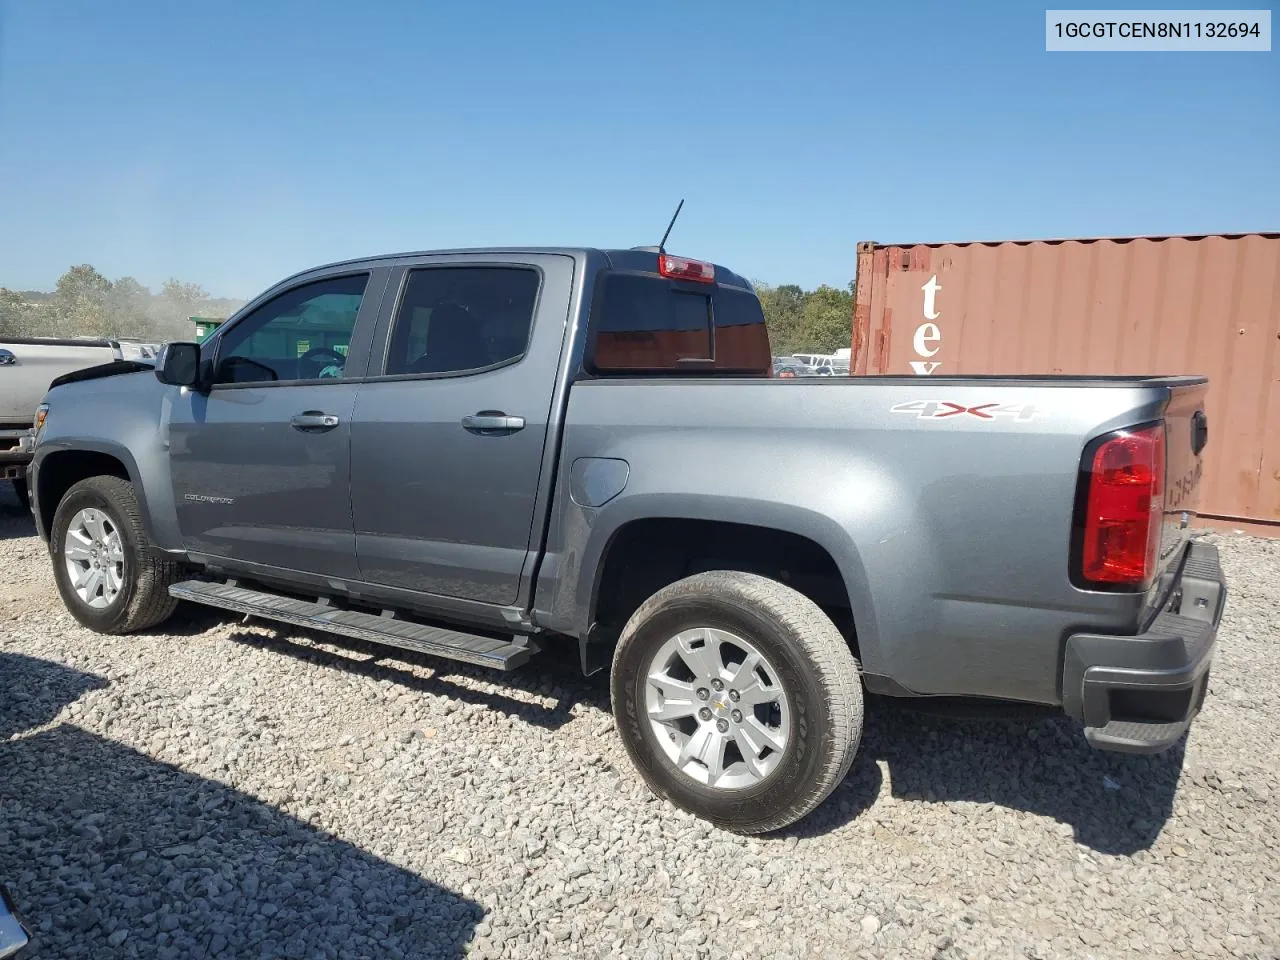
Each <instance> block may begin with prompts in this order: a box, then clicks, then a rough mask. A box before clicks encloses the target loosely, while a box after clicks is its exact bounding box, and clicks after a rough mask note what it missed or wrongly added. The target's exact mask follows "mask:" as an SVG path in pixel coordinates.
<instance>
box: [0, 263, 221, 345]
mask: <svg viewBox="0 0 1280 960" xmlns="http://www.w3.org/2000/svg"><path fill="white" fill-rule="evenodd" d="M243 303H244V301H243V300H227V299H221V298H216V297H211V296H210V295H209V294H208V293H206V292H205V290H204V288H202V287H201V286H200V285H199V284H198V283H183V282H182V281H180V280H176V279H170V280H166V281H165V282H164V285H163V286H162V287H161V288H160V291H159V293H152V292H151V290H150V289H148V288H147V287H145V286H144V285H143V284H141V283H139V282H138V281H137V280H136V279H135V278H133V277H121V278H120V279H118V280H108V279H107V278H106V277H104V276H103V275H102V274H101V273H99V272H98V271H97V270H95V269H94V268H93V267H92V266H90V265H89V264H87V263H84V264H79V265H78V266H74V267H71V268H70V269H69V270H67V272H66V273H64V274H63V275H62V276H61V277H59V278H58V284H57V286H56V287H55V288H54V290H53V291H52V292H45V291H40V290H10V289H7V288H5V287H0V337H6V336H7V337H116V338H122V339H123V338H131V339H140V340H145V341H150V342H157V343H158V342H163V341H166V340H182V339H190V338H191V336H192V334H193V332H194V331H193V330H192V328H191V322H190V321H189V319H188V318H189V317H225V316H227V315H229V314H230V313H233V312H234V311H235V310H237V309H239V308H240V306H241V305H242V304H243Z"/></svg>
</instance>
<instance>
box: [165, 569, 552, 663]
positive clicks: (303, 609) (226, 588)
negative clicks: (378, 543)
mask: <svg viewBox="0 0 1280 960" xmlns="http://www.w3.org/2000/svg"><path fill="white" fill-rule="evenodd" d="M169 595H170V596H172V597H176V598H177V599H179V600H189V601H191V602H192V603H200V604H204V605H205V606H207V607H219V608H221V609H223V610H232V611H234V612H236V613H244V614H248V615H250V616H254V617H263V618H264V619H267V620H278V621H279V622H281V623H289V624H293V625H294V626H298V627H306V628H308V629H311V630H322V631H325V632H327V633H336V634H339V635H341V636H344V637H354V638H355V639H357V640H367V641H368V642H370V643H380V644H384V645H386V646H390V647H400V648H402V649H404V650H413V651H416V652H417V653H426V654H431V655H432V656H436V657H447V658H448V659H450V660H461V661H462V662H464V663H473V664H476V665H477V666H481V667H494V668H496V669H498V670H514V669H515V668H516V667H519V666H521V665H523V664H524V663H525V662H526V661H527V660H528V659H529V658H530V657H531V656H533V655H534V654H535V653H537V652H538V647H537V645H536V644H534V643H533V641H532V640H530V639H529V638H527V637H518V638H516V639H515V640H503V639H498V638H496V637H486V636H483V635H479V634H474V633H463V632H462V631H459V630H447V629H445V628H443V627H429V626H426V625H424V624H420V623H413V622H411V621H408V620H399V619H397V618H395V617H393V616H378V615H376V614H372V613H361V612H359V611H356V610H342V609H340V608H338V607H334V606H333V605H331V604H329V603H313V602H311V601H309V600H299V599H297V598H295V597H286V596H282V595H280V594H275V593H265V592H263V591H260V590H249V589H246V588H244V587H241V586H237V585H236V584H235V583H234V582H232V583H213V582H210V581H207V580H184V581H182V582H181V583H175V584H172V585H170V587H169Z"/></svg>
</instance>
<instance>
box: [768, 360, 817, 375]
mask: <svg viewBox="0 0 1280 960" xmlns="http://www.w3.org/2000/svg"><path fill="white" fill-rule="evenodd" d="M773 375H774V376H775V377H784V378H785V377H811V376H813V375H814V371H813V367H811V366H809V365H808V364H807V363H802V362H801V361H799V360H797V359H796V358H795V357H774V358H773Z"/></svg>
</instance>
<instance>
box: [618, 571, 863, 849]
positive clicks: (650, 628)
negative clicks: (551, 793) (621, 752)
mask: <svg viewBox="0 0 1280 960" xmlns="http://www.w3.org/2000/svg"><path fill="white" fill-rule="evenodd" d="M696 627H714V628H718V629H721V630H727V631H729V632H731V633H735V634H737V636H739V637H742V638H743V639H744V640H748V641H749V642H750V643H752V644H754V645H755V646H756V647H757V649H758V650H759V651H760V652H761V653H763V654H764V655H765V657H766V659H768V660H769V661H770V662H771V663H772V665H773V667H774V672H775V673H776V674H777V680H778V682H779V683H780V684H781V685H782V688H783V689H784V690H785V691H786V694H787V696H788V698H789V699H790V701H791V703H792V704H793V712H794V716H793V721H792V726H793V732H792V736H791V739H790V742H789V743H788V745H787V747H786V748H785V750H784V751H783V756H782V759H781V760H780V761H779V762H778V764H777V766H776V768H775V769H774V770H773V771H772V772H771V773H769V774H768V775H767V776H765V777H764V779H762V780H760V781H759V782H758V783H756V784H753V785H751V786H745V787H741V788H739V789H735V790H724V789H716V788H712V787H708V786H706V785H705V784H703V783H700V782H698V781H696V780H694V779H693V778H692V777H690V776H689V775H687V774H685V773H683V772H681V770H680V769H679V768H677V767H676V765H675V763H673V762H672V760H671V759H670V758H669V757H668V756H667V754H666V752H665V751H664V750H663V749H662V747H661V746H659V744H658V742H657V739H656V738H657V734H655V733H654V731H653V730H652V728H651V726H650V723H649V721H648V719H647V716H646V708H645V684H646V675H647V670H648V665H649V663H650V661H651V659H652V658H653V657H654V656H655V655H656V654H657V652H658V650H659V649H660V648H661V646H662V645H663V644H664V643H666V641H667V640H669V639H670V638H672V637H674V636H675V635H676V634H678V633H680V632H682V631H684V630H689V629H693V628H696ZM611 686H612V696H613V712H614V718H615V720H616V723H617V726H618V730H619V732H620V733H621V735H622V741H623V744H624V746H625V747H626V750H627V753H628V754H629V755H630V757H631V761H632V763H634V764H635V766H636V769H637V770H638V771H639V773H640V776H641V777H642V778H643V779H644V781H645V783H646V784H647V785H648V787H649V789H651V790H652V791H653V792H654V793H655V794H657V795H658V796H660V797H663V798H665V799H667V800H670V801H671V802H672V803H674V804H675V805H676V806H678V807H680V808H682V809H684V810H686V811H688V812H690V813H692V814H694V815H695V816H698V817H701V818H702V819H705V820H708V821H710V822H711V823H713V824H715V825H716V826H718V827H721V828H723V829H725V830H730V831H733V832H735V833H743V834H757V833H767V832H770V831H773V830H780V829H782V828H783V827H786V826H789V825H790V824H792V823H795V822H796V821H797V820H800V819H802V818H803V817H805V816H807V815H808V814H809V813H810V812H812V811H813V809H814V808H815V807H817V806H818V805H819V804H820V803H822V801H823V800H825V799H826V798H827V797H828V796H830V794H831V792H832V791H833V790H834V789H835V788H836V786H837V785H838V784H839V783H840V781H841V780H842V779H844V776H845V774H846V773H848V771H849V767H850V765H851V764H852V763H853V758H854V755H855V754H856V753H857V750H858V743H859V741H860V740H861V738H862V718H863V697H862V682H861V680H860V677H859V669H858V663H857V661H856V660H855V659H854V657H853V654H852V652H851V651H850V649H849V645H848V643H846V641H845V639H844V637H843V636H842V635H841V633H840V631H839V630H837V629H836V627H835V624H833V623H832V622H831V620H830V618H828V617H827V615H826V614H824V613H823V612H822V610H821V609H820V608H819V607H818V606H817V604H815V603H814V602H813V601H812V600H810V599H808V598H807V597H805V596H804V595H803V594H800V593H797V592H796V591H795V590H793V589H791V588H790V587H788V586H786V585H784V584H781V583H778V582H777V581H775V580H770V579H768V578H767V577H761V576H758V575H756V574H749V573H738V572H736V571H724V570H717V571H711V572H708V573H700V574H697V575H695V576H691V577H687V578H685V579H684V580H680V581H678V582H676V583H673V584H671V585H670V586H667V587H664V588H663V589H661V590H659V591H658V592H657V593H655V594H654V595H653V596H652V597H650V598H649V599H648V600H647V601H645V603H644V604H642V605H641V607H640V608H639V609H638V610H637V611H636V612H635V613H634V614H633V615H632V617H631V619H630V620H629V621H628V622H627V625H626V626H625V627H624V628H623V631H622V636H621V638H620V639H619V641H618V646H617V649H616V650H615V651H614V657H613V669H612V674H611Z"/></svg>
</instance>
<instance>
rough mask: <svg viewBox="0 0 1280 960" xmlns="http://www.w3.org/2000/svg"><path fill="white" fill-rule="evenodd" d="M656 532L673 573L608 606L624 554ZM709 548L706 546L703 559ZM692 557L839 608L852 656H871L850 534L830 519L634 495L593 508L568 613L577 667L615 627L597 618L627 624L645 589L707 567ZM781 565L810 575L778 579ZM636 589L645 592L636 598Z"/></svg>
mask: <svg viewBox="0 0 1280 960" xmlns="http://www.w3.org/2000/svg"><path fill="white" fill-rule="evenodd" d="M615 504H616V506H615ZM662 536H674V537H677V538H678V539H677V540H675V541H674V542H673V544H672V547H671V553H670V554H669V555H668V558H667V559H668V560H670V562H671V564H672V565H671V567H670V568H669V569H667V570H666V571H665V572H664V573H663V574H662V575H660V576H659V575H656V574H655V575H653V576H651V577H650V578H649V579H647V580H646V579H644V578H639V579H637V580H633V581H631V583H630V587H629V590H630V592H629V593H628V595H627V597H626V599H625V600H623V601H622V602H621V607H622V613H621V614H620V613H619V611H617V610H610V609H609V606H608V605H609V603H610V602H611V601H615V598H611V597H610V591H611V590H612V589H614V587H615V585H616V584H617V583H618V582H619V580H618V578H619V576H620V570H623V569H625V568H626V567H627V565H628V564H629V562H630V561H631V559H632V558H633V557H634V556H635V554H634V553H633V552H632V551H635V550H636V549H640V550H641V551H642V552H643V551H644V550H645V549H646V548H647V547H648V546H649V542H651V540H652V538H654V537H662ZM730 545H732V546H734V547H737V548H742V547H745V549H738V550H736V551H735V552H734V555H730V556H722V557H718V558H717V557H716V556H715V555H714V554H715V552H716V551H715V549H714V548H717V547H718V548H720V552H721V553H723V549H724V548H725V547H726V546H730ZM779 546H781V547H783V548H784V552H783V553H782V554H778V553H777V552H776V550H775V548H777V547H779ZM708 547H710V548H712V550H711V555H710V556H708V554H707V550H708ZM762 550H763V551H764V553H762ZM679 554H684V555H685V556H684V559H685V563H684V564H681V565H679V566H678V569H677V561H676V560H675V559H673V557H674V556H675V555H679ZM698 554H702V555H703V557H707V558H708V559H722V560H723V561H724V562H723V563H722V564H721V565H720V567H719V568H721V569H735V570H740V571H741V572H748V573H762V574H764V575H768V576H773V577H774V578H776V579H779V580H780V582H783V583H789V585H791V586H793V587H794V588H795V589H797V590H798V591H799V592H801V593H803V594H805V595H806V596H809V597H810V598H811V599H813V600H814V601H815V602H816V603H817V604H818V605H819V606H820V607H822V608H823V609H824V610H826V611H828V612H829V613H830V612H832V611H833V610H834V611H835V612H837V613H838V611H839V609H840V608H843V609H845V610H847V616H846V617H843V618H841V617H839V616H834V617H833V619H835V620H836V621H837V625H838V626H839V627H840V628H841V631H842V632H843V633H844V634H845V636H846V639H847V640H848V641H849V644H850V647H851V649H852V650H853V652H854V654H855V656H858V657H860V658H866V657H870V658H871V659H872V660H873V661H874V660H875V659H876V655H875V651H876V624H875V617H874V613H873V611H872V608H871V603H870V591H869V587H868V584H867V577H866V573H865V570H864V569H863V565H862V561H861V558H860V556H859V553H858V550H857V548H856V546H855V545H854V543H853V541H852V539H851V538H850V536H849V534H848V532H847V531H845V530H844V529H843V528H841V527H840V525H839V524H838V523H837V522H836V521H835V520H833V519H832V518H830V517H827V516H824V515H822V514H820V513H817V512H815V511H812V510H808V509H805V508H802V507H797V506H794V505H790V504H785V503H777V502H766V501H758V500H739V499H735V498H731V497H723V496H714V497H712V496H678V497H671V496H665V495H662V496H655V495H637V496H633V497H624V498H622V499H620V500H618V501H614V503H611V504H609V506H608V507H606V508H605V509H604V510H601V511H598V512H597V515H596V516H595V517H593V518H592V522H591V523H590V534H589V537H588V538H587V541H586V543H585V544H584V546H583V548H582V553H581V557H582V562H581V565H580V567H579V570H580V573H579V577H578V580H577V583H576V584H575V585H574V589H575V591H576V593H575V602H574V607H575V609H576V611H577V616H578V618H579V627H580V629H579V630H578V631H576V632H577V634H578V636H579V638H580V642H581V643H582V644H583V660H584V666H585V665H587V664H588V663H596V664H598V663H599V660H600V657H601V656H602V655H603V654H604V653H605V651H606V649H608V650H611V649H612V645H613V643H614V642H615V641H616V639H617V636H616V632H615V631H616V630H619V629H620V627H621V625H620V624H618V623H616V622H606V621H605V619H604V618H602V616H601V614H602V612H603V613H604V614H605V615H606V617H607V616H609V615H612V616H613V620H614V621H616V619H617V617H618V616H619V615H621V616H622V618H623V619H624V620H625V617H626V616H628V615H629V614H630V612H632V611H634V609H636V608H638V606H639V605H640V603H643V601H644V600H645V599H646V598H647V596H648V595H649V594H650V593H652V592H654V591H656V590H657V589H660V588H661V587H663V586H666V585H667V584H668V583H671V582H674V581H675V580H678V579H681V578H682V577H683V576H687V575H689V574H690V573H694V572H699V571H700V570H704V569H710V568H708V567H706V566H702V565H700V559H699V557H698V556H697V555H698ZM771 559H772V561H773V563H772V566H771V565H770V562H769V561H770V560H771ZM783 560H792V561H794V560H799V561H801V562H802V566H803V570H804V573H805V574H808V576H804V577H800V578H796V577H791V578H786V577H780V576H778V574H779V573H780V572H781V571H783V570H784V569H785V568H782V567H779V566H778V563H779V562H781V561H783ZM689 563H692V564H694V566H693V567H690V566H689ZM645 591H647V592H645ZM642 592H644V593H645V595H644V596H639V594H640V593H642ZM633 601H634V602H633ZM602 605H603V607H602ZM627 607H630V609H629V610H628V609H626V608H627ZM841 620H843V622H841ZM588 648H590V649H591V651H592V652H591V653H590V654H588V653H587V650H588ZM589 672H590V671H589Z"/></svg>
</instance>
